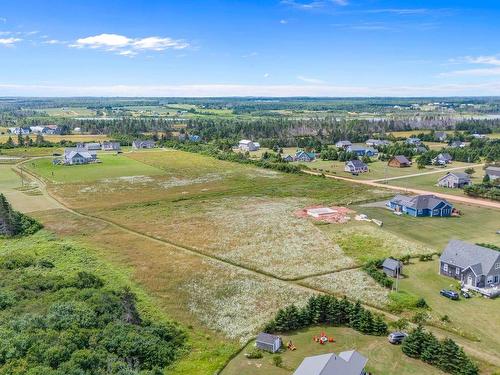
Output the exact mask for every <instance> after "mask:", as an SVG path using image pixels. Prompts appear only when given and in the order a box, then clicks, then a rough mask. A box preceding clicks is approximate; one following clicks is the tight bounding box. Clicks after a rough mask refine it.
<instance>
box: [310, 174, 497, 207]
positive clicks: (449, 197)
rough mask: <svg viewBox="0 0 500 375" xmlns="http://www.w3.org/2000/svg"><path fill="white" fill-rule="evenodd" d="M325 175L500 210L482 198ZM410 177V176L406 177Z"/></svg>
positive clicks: (491, 202) (494, 203)
mask: <svg viewBox="0 0 500 375" xmlns="http://www.w3.org/2000/svg"><path fill="white" fill-rule="evenodd" d="M302 172H304V173H305V174H310V175H314V176H320V175H321V174H322V173H320V172H313V171H308V170H305V169H304V170H302ZM323 175H324V176H325V177H326V178H333V179H336V180H343V181H349V182H352V183H355V184H362V185H369V186H374V187H379V188H383V189H390V190H395V191H398V192H405V193H412V194H434V195H437V196H439V197H441V198H444V199H447V200H449V201H452V202H459V203H466V204H472V205H476V206H483V207H489V208H497V209H500V202H496V201H489V200H486V199H480V198H472V197H466V196H460V195H452V194H443V193H436V192H435V191H427V190H420V189H413V188H405V187H401V186H394V185H388V184H381V183H379V182H376V181H378V180H376V181H374V180H354V179H352V178H348V177H341V176H334V175H331V174H324V173H323ZM406 177H408V176H406Z"/></svg>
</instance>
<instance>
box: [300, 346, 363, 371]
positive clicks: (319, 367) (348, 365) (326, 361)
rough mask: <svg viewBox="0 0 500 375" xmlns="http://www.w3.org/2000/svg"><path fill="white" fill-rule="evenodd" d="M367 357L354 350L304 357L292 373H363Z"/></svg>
mask: <svg viewBox="0 0 500 375" xmlns="http://www.w3.org/2000/svg"><path fill="white" fill-rule="evenodd" d="M367 362H368V359H367V358H366V357H364V356H362V355H361V354H360V353H359V352H357V351H355V350H349V351H346V352H342V353H340V354H339V355H336V354H335V353H330V354H322V355H316V356H313V357H306V358H304V360H303V361H302V363H301V364H300V366H299V367H298V368H297V370H295V372H294V373H293V375H365V374H366V371H365V366H366V363H367Z"/></svg>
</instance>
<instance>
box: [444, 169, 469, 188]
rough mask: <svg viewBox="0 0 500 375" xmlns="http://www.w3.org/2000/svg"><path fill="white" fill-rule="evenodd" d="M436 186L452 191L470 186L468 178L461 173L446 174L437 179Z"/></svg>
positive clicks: (465, 174)
mask: <svg viewBox="0 0 500 375" xmlns="http://www.w3.org/2000/svg"><path fill="white" fill-rule="evenodd" d="M437 184H438V186H440V187H445V188H452V189H461V188H463V187H464V186H469V185H470V184H471V179H470V176H469V175H468V174H467V173H463V172H448V173H446V174H445V175H444V176H443V177H441V178H439V180H438V183H437Z"/></svg>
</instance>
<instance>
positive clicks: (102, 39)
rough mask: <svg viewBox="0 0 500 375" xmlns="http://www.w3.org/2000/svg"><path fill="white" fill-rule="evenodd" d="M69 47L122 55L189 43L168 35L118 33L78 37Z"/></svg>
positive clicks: (162, 49) (183, 46) (179, 47)
mask: <svg viewBox="0 0 500 375" xmlns="http://www.w3.org/2000/svg"><path fill="white" fill-rule="evenodd" d="M70 47H74V48H92V49H102V50H105V51H115V52H118V54H119V55H122V56H131V55H137V53H138V52H139V51H164V50H166V49H177V50H178V49H184V48H187V47H189V43H186V42H184V41H181V40H175V39H172V38H168V37H164V38H162V37H158V36H150V37H146V38H129V37H126V36H124V35H119V34H99V35H93V36H89V37H86V38H80V39H78V40H77V41H76V42H75V43H73V44H70Z"/></svg>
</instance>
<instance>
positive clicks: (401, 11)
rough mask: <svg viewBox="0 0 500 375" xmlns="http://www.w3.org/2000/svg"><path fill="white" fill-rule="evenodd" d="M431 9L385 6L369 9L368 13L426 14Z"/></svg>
mask: <svg viewBox="0 0 500 375" xmlns="http://www.w3.org/2000/svg"><path fill="white" fill-rule="evenodd" d="M428 12H429V9H426V8H383V9H368V10H367V11H366V13H392V14H399V15H412V14H425V13H428Z"/></svg>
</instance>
